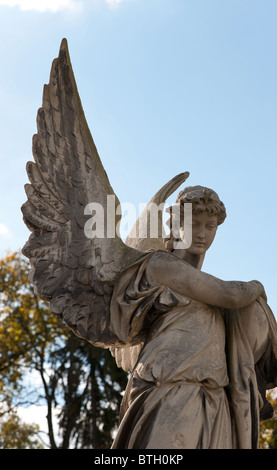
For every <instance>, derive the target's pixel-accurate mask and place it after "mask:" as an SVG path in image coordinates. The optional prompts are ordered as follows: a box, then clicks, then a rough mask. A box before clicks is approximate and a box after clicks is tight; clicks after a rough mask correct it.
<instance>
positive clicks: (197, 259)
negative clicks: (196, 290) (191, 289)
mask: <svg viewBox="0 0 277 470" xmlns="http://www.w3.org/2000/svg"><path fill="white" fill-rule="evenodd" d="M173 254H174V256H177V257H178V258H180V259H182V260H184V261H186V263H189V264H190V265H191V266H193V267H194V268H196V269H199V271H200V270H201V268H202V265H203V262H204V258H205V253H203V254H202V255H194V254H193V253H189V252H188V251H187V250H174V251H173Z"/></svg>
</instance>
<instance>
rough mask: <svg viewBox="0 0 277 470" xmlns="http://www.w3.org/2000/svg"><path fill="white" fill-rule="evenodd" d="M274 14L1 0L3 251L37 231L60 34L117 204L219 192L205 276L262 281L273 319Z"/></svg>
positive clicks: (187, 5) (258, 9)
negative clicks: (43, 122) (221, 213)
mask: <svg viewBox="0 0 277 470" xmlns="http://www.w3.org/2000/svg"><path fill="white" fill-rule="evenodd" d="M276 17H277V4H276V1H275V0H263V1H261V0H259V1H257V0H224V1H222V0H124V1H117V2H116V1H111V0H110V1H108V0H52V1H51V0H26V1H25V0H0V57H1V71H0V137H1V151H0V159H1V172H0V178H1V184H0V198H1V205H0V254H1V256H4V255H5V252H6V250H7V249H11V250H17V249H20V248H21V247H22V245H23V244H24V242H25V241H26V240H27V238H28V236H29V232H28V231H27V229H26V228H25V225H24V224H23V221H22V216H21V211H20V206H21V205H22V204H23V202H24V201H25V199H26V197H25V193H24V188H23V187H24V184H25V183H26V182H27V176H26V172H25V166H26V162H27V161H28V160H30V159H32V150H31V142H32V135H33V134H34V133H35V132H36V113H37V109H38V108H39V107H40V105H41V99H42V89H43V85H44V83H47V82H48V79H49V73H50V67H51V63H52V60H53V59H54V58H55V57H56V56H57V54H58V50H59V46H60V42H61V40H62V38H63V37H66V38H67V40H68V44H69V50H70V55H71V61H72V65H73V69H74V73H75V77H76V80H77V84H78V88H79V93H80V96H81V100H82V103H83V107H84V110H85V114H86V117H87V120H88V123H89V126H90V129H91V132H92V135H93V137H94V140H95V143H96V146H97V148H98V151H99V154H100V156H101V159H102V162H103V164H104V167H105V169H106V171H107V173H108V176H109V179H110V181H111V184H112V186H113V188H114V190H115V192H116V193H117V195H118V197H119V199H120V201H121V202H132V203H134V204H139V203H142V202H147V201H148V200H149V199H150V198H151V197H152V195H153V194H154V193H155V192H156V191H157V190H158V189H159V188H160V187H161V186H162V185H163V184H164V183H165V182H166V181H167V180H169V179H170V178H172V177H173V176H174V175H176V174H178V173H180V172H183V171H189V172H190V178H189V180H188V184H189V185H194V184H201V185H204V186H208V187H211V188H213V189H214V190H216V191H217V192H218V193H219V195H220V197H221V199H222V200H223V201H224V203H225V205H226V208H227V213H228V217H227V219H226V222H225V223H224V224H223V225H222V226H221V227H220V228H219V230H218V234H217V237H216V240H215V242H214V245H213V246H212V248H211V249H210V251H209V253H208V254H207V257H206V261H205V264H204V267H203V269H204V270H205V271H207V272H209V273H211V274H214V275H215V276H218V277H221V278H222V279H226V280H227V279H228V280H231V279H240V280H251V279H258V280H260V281H261V282H263V284H264V285H265V288H266V291H267V295H268V300H269V304H270V305H271V307H272V309H273V310H274V311H275V314H276V312H277V289H276V287H277V274H276V268H275V263H276V235H277V222H276V202H275V200H276V194H275V193H276V173H277V171H276V170H277V168H276V166H277V165H276V161H277V158H276V157H277V154H276V153H277V142H276V129H277V86H276V85H277V61H276V51H277V28H276ZM175 196H176V194H175V195H174V198H175ZM174 198H173V199H174Z"/></svg>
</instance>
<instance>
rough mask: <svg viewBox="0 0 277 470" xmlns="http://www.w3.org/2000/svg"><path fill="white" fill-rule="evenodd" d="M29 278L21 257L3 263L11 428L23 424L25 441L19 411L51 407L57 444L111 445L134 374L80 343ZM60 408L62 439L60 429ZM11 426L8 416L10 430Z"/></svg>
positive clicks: (2, 324)
mask: <svg viewBox="0 0 277 470" xmlns="http://www.w3.org/2000/svg"><path fill="white" fill-rule="evenodd" d="M28 273H29V265H28V264H27V262H26V261H25V259H24V258H23V257H22V256H21V255H20V254H19V253H12V254H8V255H7V256H6V257H5V258H4V259H2V260H0V372H1V374H0V376H1V379H0V402H1V403H4V404H5V405H4V406H2V409H1V405H0V413H1V412H2V414H3V416H4V417H5V416H6V415H7V414H8V416H9V415H10V416H11V419H12V422H10V424H9V425H11V423H13V424H16V423H17V428H18V429H19V428H21V435H22V436H24V435H25V434H24V433H23V431H24V426H25V425H24V424H22V423H19V422H16V420H15V418H14V414H13V410H14V409H16V408H17V407H18V406H20V405H23V404H24V405H25V406H26V405H28V404H32V403H35V404H44V405H45V404H46V406H47V425H48V437H49V447H51V448H69V447H71V448H72V447H76V448H92V447H94V448H108V447H109V446H110V444H111V442H112V434H113V431H114V429H115V426H116V424H117V422H118V414H119V406H120V402H121V398H122V391H123V390H124V389H125V386H126V382H127V376H126V374H125V372H123V371H122V370H121V369H118V368H117V366H116V365H115V362H114V359H113V358H112V356H111V354H110V352H109V351H106V350H103V349H100V348H95V347H94V346H92V345H90V344H89V343H87V342H85V341H83V340H80V339H79V338H77V337H76V336H75V335H74V334H73V333H72V332H71V330H70V329H69V328H68V327H67V326H66V325H64V324H63V323H62V322H61V321H60V320H59V319H58V318H57V317H56V316H55V315H53V314H52V313H51V312H50V310H49V307H48V305H47V304H45V303H44V302H42V301H41V300H39V299H38V297H37V296H36V295H35V293H34V290H33V287H32V285H31V284H30V282H29V280H28ZM34 373H35V374H36V378H37V377H39V384H37V382H36V385H35V386H34V384H33V383H32V381H30V380H27V378H28V377H32V374H34ZM57 410H59V414H58V428H59V429H58V434H59V440H58V441H57V435H55V432H54V426H53V419H54V418H53V416H54V412H55V411H57ZM11 413H12V414H11ZM0 416H1V414H0ZM3 419H4V418H3V417H2V420H3ZM8 423H9V419H8V420H7V419H6V418H5V421H1V417H0V425H1V426H2V432H3V433H4V432H5V429H7V426H8ZM3 426H4V427H3ZM29 431H30V433H31V434H34V432H35V431H36V430H35V428H32V427H30V428H29ZM18 432H19V431H18ZM18 442H19V441H16V439H15V440H14V441H13V444H12V445H19V444H17V443H18ZM26 442H27V441H26ZM1 443H2V446H5V445H7V442H6V441H5V440H2V441H1ZM9 445H10V444H9ZM23 445H24V444H23ZM28 445H29V446H30V445H31V443H30V442H28ZM17 448H19V447H17ZM20 448H22V447H20Z"/></svg>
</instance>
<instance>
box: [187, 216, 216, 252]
mask: <svg viewBox="0 0 277 470" xmlns="http://www.w3.org/2000/svg"><path fill="white" fill-rule="evenodd" d="M217 226H218V225H217V216H216V215H209V214H208V213H207V212H202V213H199V214H196V215H194V214H193V216H192V243H191V246H190V247H189V248H188V249H187V251H188V252H189V253H192V254H194V255H202V254H203V253H205V252H206V251H207V250H208V249H209V248H210V246H211V244H212V242H213V240H214V237H215V234H216V231H217Z"/></svg>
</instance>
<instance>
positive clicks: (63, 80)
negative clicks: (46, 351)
mask: <svg viewBox="0 0 277 470" xmlns="http://www.w3.org/2000/svg"><path fill="white" fill-rule="evenodd" d="M33 156H34V162H28V163H27V174H28V177H29V180H30V184H27V185H26V186H25V190H26V194H27V202H26V203H25V204H23V206H22V212H23V219H24V221H25V223H26V225H27V227H28V228H29V229H30V231H31V232H32V233H31V235H30V237H29V240H28V242H27V243H26V244H25V246H24V247H23V249H22V252H23V254H24V255H25V256H26V257H27V258H29V260H30V264H31V265H32V271H31V275H30V279H31V281H32V282H33V284H34V286H35V290H36V292H37V294H38V296H39V297H40V298H42V299H44V300H46V301H48V302H50V308H51V310H52V311H53V313H55V314H56V315H57V316H59V317H60V318H61V319H62V320H63V321H64V322H65V323H66V324H67V325H68V326H69V327H70V328H71V329H72V330H73V331H74V333H75V334H76V335H77V336H80V337H81V338H83V339H85V340H87V341H89V342H90V343H92V344H94V345H95V346H100V347H104V348H110V349H111V351H112V352H114V355H115V356H116V358H117V362H118V365H119V366H120V367H123V368H124V369H125V370H129V369H130V367H131V364H132V363H133V362H134V360H135V358H136V357H137V354H138V352H139V348H140V345H137V346H134V347H127V348H126V347H125V348H124V346H126V345H124V344H121V343H120V341H119V340H118V338H117V337H116V335H115V334H114V333H113V332H112V331H111V328H110V303H111V298H112V294H113V287H114V283H115V281H116V278H117V276H118V275H119V273H120V272H122V271H123V270H124V268H125V267H127V266H129V265H130V264H132V263H135V262H136V261H137V260H138V259H139V258H140V257H141V256H144V255H145V251H148V250H149V249H163V243H162V236H163V232H162V225H161V224H162V220H161V218H159V237H158V239H155V240H154V239H151V238H149V237H148V238H146V239H145V238H140V237H139V236H137V235H136V230H137V228H138V224H141V226H142V227H144V228H145V227H146V226H147V225H148V224H149V222H150V220H149V215H148V212H147V208H146V210H145V211H144V212H143V213H142V215H141V216H140V218H139V220H138V221H137V224H136V227H134V229H133V231H132V234H130V235H129V237H128V239H127V240H126V243H124V242H123V241H122V239H121V238H120V236H118V230H117V228H118V224H119V221H120V216H118V215H117V213H120V211H117V210H116V209H117V208H118V207H119V206H120V204H119V201H118V198H117V197H116V195H115V193H114V191H113V189H112V187H111V185H110V182H109V180H108V177H107V175H106V172H105V170H104V168H103V165H102V163H101V160H100V158H99V155H98V152H97V149H96V147H95V144H94V142H93V139H92V136H91V133H90V130H89V128H88V124H87V122H86V118H85V115H84V111H83V108H82V104H81V101H80V97H79V94H78V90H77V86H76V82H75V78H74V74H73V70H72V66H71V62H70V57H69V52H68V47H67V41H66V40H65V39H64V40H63V41H62V43H61V47H60V52H59V57H58V58H57V59H55V60H54V61H53V64H52V69H51V73H50V80H49V84H48V85H45V87H44V92H43V101H42V107H41V108H40V109H39V110H38V114H37V134H35V135H34V137H33ZM187 177H188V173H182V174H180V175H177V176H176V177H175V178H173V179H172V180H170V181H169V182H168V183H167V184H166V185H165V186H163V188H162V189H161V190H160V191H158V192H157V193H156V195H155V196H154V197H153V198H152V200H151V201H150V204H151V203H156V204H157V205H159V204H161V203H163V202H165V200H166V198H167V197H169V195H170V194H171V193H172V192H173V191H175V189H177V187H178V186H179V185H180V184H181V183H182V182H183V181H184V180H185V179H186V178H187ZM108 197H113V198H114V205H112V207H110V206H108V203H107V198H108ZM90 203H93V204H96V205H98V206H99V207H100V208H101V209H102V211H103V227H102V228H103V232H104V236H98V235H97V236H93V237H88V236H86V234H85V230H84V228H85V226H86V223H87V222H88V215H91V214H88V215H87V214H86V208H87V207H88V205H90ZM148 206H149V205H148ZM94 207H95V206H94ZM108 226H109V227H108ZM108 229H109V230H108ZM108 231H109V234H110V235H109V236H108ZM122 347H123V348H122ZM131 359H132V360H131Z"/></svg>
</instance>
